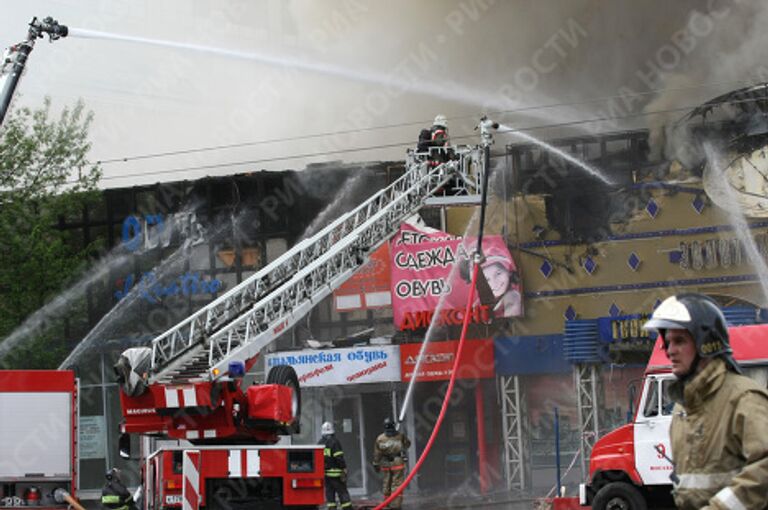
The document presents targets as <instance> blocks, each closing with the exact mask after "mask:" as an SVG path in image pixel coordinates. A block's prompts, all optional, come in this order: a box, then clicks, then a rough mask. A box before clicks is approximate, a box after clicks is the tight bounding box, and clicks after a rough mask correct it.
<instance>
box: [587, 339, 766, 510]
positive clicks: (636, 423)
mask: <svg viewBox="0 0 768 510" xmlns="http://www.w3.org/2000/svg"><path fill="white" fill-rule="evenodd" d="M729 333H730V340H731V346H732V347H733V352H734V357H735V359H736V360H737V361H738V362H739V364H740V365H741V367H742V368H743V369H744V373H745V374H746V375H748V376H750V377H752V378H753V379H755V380H756V381H757V382H758V383H759V384H761V385H762V386H763V387H766V386H768V325H756V326H739V327H732V328H729ZM673 381H674V376H673V375H672V372H671V365H670V363H669V360H668V359H667V356H666V354H665V353H664V350H663V345H662V342H661V338H659V339H657V340H656V344H655V345H654V348H653V352H652V354H651V358H650V360H649V361H648V365H647V367H646V369H645V377H644V379H643V388H642V392H641V394H640V400H639V403H638V406H637V409H636V410H635V417H634V420H633V421H632V423H629V424H627V425H624V426H622V427H619V428H618V429H616V430H613V431H612V432H609V433H608V434H606V435H605V436H603V437H601V438H600V439H599V440H598V441H597V442H596V443H595V446H594V447H593V448H592V454H591V456H590V460H589V482H588V483H586V484H582V485H581V486H580V488H579V502H580V504H581V505H582V506H584V505H591V506H592V508H593V509H594V510H604V509H606V508H626V509H645V508H646V507H647V508H660V507H673V506H674V504H673V502H672V500H671V493H670V491H671V489H672V482H671V480H670V475H671V474H672V472H673V466H672V459H671V452H670V444H669V426H670V424H671V422H672V406H673V403H672V401H671V399H670V397H669V392H668V389H669V385H670V384H671V383H672V382H673Z"/></svg>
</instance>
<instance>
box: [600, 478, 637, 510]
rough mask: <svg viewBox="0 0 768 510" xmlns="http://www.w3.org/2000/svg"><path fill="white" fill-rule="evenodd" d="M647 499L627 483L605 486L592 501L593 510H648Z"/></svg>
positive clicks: (613, 483) (612, 483)
mask: <svg viewBox="0 0 768 510" xmlns="http://www.w3.org/2000/svg"><path fill="white" fill-rule="evenodd" d="M647 508H648V507H647V505H646V503H645V498H644V497H643V495H642V494H641V493H640V491H639V490H637V488H636V487H635V486H634V485H632V484H629V483H626V482H611V483H609V484H607V485H604V486H603V487H602V488H601V489H600V490H599V491H597V494H596V495H595V499H594V500H593V501H592V510H646V509H647Z"/></svg>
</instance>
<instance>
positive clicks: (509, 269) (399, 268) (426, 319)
mask: <svg viewBox="0 0 768 510" xmlns="http://www.w3.org/2000/svg"><path fill="white" fill-rule="evenodd" d="M475 243H476V240H474V239H472V238H464V239H461V238H456V237H453V236H450V235H448V234H446V233H444V232H439V231H438V232H437V233H436V232H434V231H433V232H429V233H425V232H423V231H420V230H419V229H418V228H417V227H414V226H412V225H410V224H408V223H403V224H402V225H401V227H400V230H399V231H398V233H397V235H396V236H395V237H394V239H393V240H392V246H391V252H392V278H391V280H392V311H393V315H394V320H395V326H396V327H397V328H398V329H400V330H415V329H421V328H426V327H428V326H429V324H430V323H431V322H432V321H434V320H437V321H438V324H440V325H460V324H461V321H462V320H463V317H464V310H465V309H466V302H467V296H468V295H469V283H468V282H467V280H466V279H465V278H462V275H461V273H462V271H461V267H465V268H468V267H469V265H468V262H467V261H468V260H469V259H471V257H472V253H473V252H474V249H475ZM483 254H484V256H485V260H484V261H483V263H482V275H483V277H484V278H485V280H486V281H487V287H488V288H489V292H488V293H487V295H486V296H485V297H484V299H483V301H484V302H482V301H481V297H480V293H477V294H476V297H475V302H474V305H473V307H472V312H471V317H470V319H471V320H472V322H474V323H487V322H489V321H490V320H491V319H492V318H493V317H517V316H519V315H521V314H522V299H521V285H520V278H519V276H518V272H517V266H516V264H515V261H514V260H513V259H512V255H511V254H510V253H509V249H508V248H507V245H506V243H505V242H504V240H503V239H502V237H501V236H486V237H484V238H483ZM464 272H465V273H467V272H468V269H467V270H466V271H464ZM464 276H465V277H466V276H467V275H466V274H465V275H464ZM438 305H439V306H438ZM436 310H437V312H436Z"/></svg>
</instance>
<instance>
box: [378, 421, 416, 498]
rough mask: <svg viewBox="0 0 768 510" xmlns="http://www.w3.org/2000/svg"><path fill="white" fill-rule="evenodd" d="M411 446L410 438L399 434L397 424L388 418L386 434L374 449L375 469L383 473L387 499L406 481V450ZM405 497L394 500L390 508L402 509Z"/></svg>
mask: <svg viewBox="0 0 768 510" xmlns="http://www.w3.org/2000/svg"><path fill="white" fill-rule="evenodd" d="M410 445H411V442H410V441H409V440H408V437H407V436H406V435H405V434H404V433H402V432H398V431H397V428H396V427H395V422H394V420H392V418H389V417H387V418H386V419H385V420H384V433H383V434H380V435H379V437H377V438H376V443H375V444H374V449H373V469H374V470H375V471H376V472H377V473H381V478H382V492H383V493H384V497H385V498H387V497H388V496H389V495H390V494H392V493H393V492H394V491H396V490H397V488H398V487H400V485H401V484H402V483H403V480H404V479H405V467H406V466H405V463H406V461H407V457H406V450H407V449H408V447H409V446H410ZM402 504H403V495H402V494H400V496H398V497H397V498H395V499H394V500H392V502H391V503H390V504H389V508H400V506H401V505H402Z"/></svg>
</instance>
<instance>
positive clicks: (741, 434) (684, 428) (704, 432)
mask: <svg viewBox="0 0 768 510" xmlns="http://www.w3.org/2000/svg"><path fill="white" fill-rule="evenodd" d="M681 389H682V392H683V394H682V397H683V398H682V403H680V402H679V400H680V398H679V397H680V391H681ZM670 391H671V393H673V396H675V397H677V398H676V400H678V403H677V404H676V405H675V409H674V412H673V417H672V425H671V428H670V440H671V443H672V454H673V457H674V461H675V472H676V474H677V475H678V477H679V479H680V480H679V482H678V483H677V484H676V485H675V487H674V497H675V504H676V505H677V507H678V508H679V509H681V510H686V509H700V508H707V509H733V510H742V509H744V510H750V509H759V510H762V509H766V508H768V502H767V499H768V498H766V495H768V392H766V390H764V389H762V388H760V387H759V386H758V385H757V384H756V383H755V382H754V381H752V380H751V379H749V378H748V377H744V376H741V375H738V374H735V373H733V372H731V371H729V370H728V369H727V368H726V365H725V362H724V361H723V360H721V359H720V358H715V359H713V360H712V361H711V362H710V364H709V365H707V366H706V367H705V368H704V369H703V370H702V371H701V372H700V373H698V374H696V375H695V376H694V377H693V379H692V380H690V381H689V382H688V383H687V384H685V386H684V387H683V386H682V385H681V384H680V383H679V382H675V383H674V384H673V385H672V387H671V389H670Z"/></svg>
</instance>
